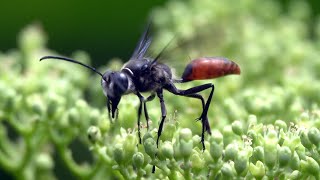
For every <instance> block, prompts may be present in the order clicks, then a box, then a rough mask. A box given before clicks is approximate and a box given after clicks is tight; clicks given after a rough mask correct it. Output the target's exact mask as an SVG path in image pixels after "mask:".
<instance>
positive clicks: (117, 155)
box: [113, 144, 124, 164]
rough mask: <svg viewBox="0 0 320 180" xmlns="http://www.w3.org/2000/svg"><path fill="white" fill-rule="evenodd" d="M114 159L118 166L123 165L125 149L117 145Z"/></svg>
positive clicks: (114, 150)
mask: <svg viewBox="0 0 320 180" xmlns="http://www.w3.org/2000/svg"><path fill="white" fill-rule="evenodd" d="M113 157H114V160H115V161H116V162H117V163H118V164H123V160H124V152H123V148H122V147H121V145H120V144H116V145H115V147H114V149H113Z"/></svg>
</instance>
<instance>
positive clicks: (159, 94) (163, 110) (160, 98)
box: [157, 89, 167, 148]
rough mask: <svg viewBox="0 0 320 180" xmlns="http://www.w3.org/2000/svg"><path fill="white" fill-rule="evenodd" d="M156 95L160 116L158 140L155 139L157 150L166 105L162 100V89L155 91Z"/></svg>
mask: <svg viewBox="0 0 320 180" xmlns="http://www.w3.org/2000/svg"><path fill="white" fill-rule="evenodd" d="M157 95H158V97H159V100H160V106H161V116H162V118H161V121H160V125H159V129H158V138H157V148H158V146H159V139H160V136H161V133H162V128H163V123H164V120H165V119H166V116H167V110H166V105H165V104H164V100H163V91H162V89H160V90H158V91H157Z"/></svg>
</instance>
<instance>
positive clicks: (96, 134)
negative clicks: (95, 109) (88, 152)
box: [87, 126, 102, 143]
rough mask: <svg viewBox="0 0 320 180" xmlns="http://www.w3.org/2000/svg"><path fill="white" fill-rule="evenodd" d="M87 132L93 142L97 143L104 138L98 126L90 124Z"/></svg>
mask: <svg viewBox="0 0 320 180" xmlns="http://www.w3.org/2000/svg"><path fill="white" fill-rule="evenodd" d="M87 134H88V139H89V140H90V142H91V143H96V142H99V141H101V140H102V136H101V132H100V129H99V128H98V127H97V126H90V127H89V128H88V131H87Z"/></svg>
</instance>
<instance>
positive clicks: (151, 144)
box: [143, 138, 158, 159]
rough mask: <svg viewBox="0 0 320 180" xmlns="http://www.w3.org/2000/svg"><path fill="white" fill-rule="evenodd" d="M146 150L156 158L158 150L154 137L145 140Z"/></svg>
mask: <svg viewBox="0 0 320 180" xmlns="http://www.w3.org/2000/svg"><path fill="white" fill-rule="evenodd" d="M143 146H144V150H145V151H146V153H147V154H148V155H149V156H150V157H151V158H152V159H154V158H155V156H156V153H157V151H158V149H157V145H156V142H155V141H154V139H153V138H148V139H146V140H145V141H144V142H143Z"/></svg>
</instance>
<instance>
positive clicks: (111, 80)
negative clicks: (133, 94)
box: [101, 71, 129, 118]
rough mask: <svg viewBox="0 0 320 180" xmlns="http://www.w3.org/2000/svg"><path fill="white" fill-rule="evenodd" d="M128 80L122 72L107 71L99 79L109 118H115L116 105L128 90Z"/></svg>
mask: <svg viewBox="0 0 320 180" xmlns="http://www.w3.org/2000/svg"><path fill="white" fill-rule="evenodd" d="M128 85H129V80H128V77H127V76H126V74H124V73H122V72H114V71H107V72H105V73H104V74H103V76H102V79H101V86H102V89H103V93H104V95H105V96H106V97H107V108H108V112H109V116H110V115H111V117H112V118H115V117H116V116H115V114H116V113H115V112H116V111H117V109H118V104H119V102H120V100H121V96H122V95H124V94H125V93H126V92H127V90H128Z"/></svg>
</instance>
